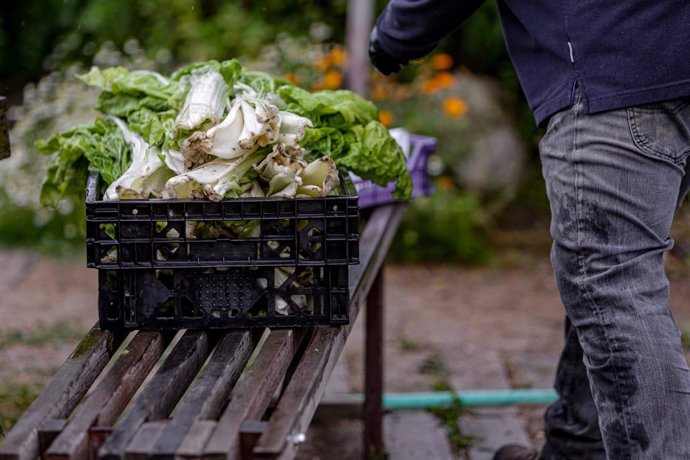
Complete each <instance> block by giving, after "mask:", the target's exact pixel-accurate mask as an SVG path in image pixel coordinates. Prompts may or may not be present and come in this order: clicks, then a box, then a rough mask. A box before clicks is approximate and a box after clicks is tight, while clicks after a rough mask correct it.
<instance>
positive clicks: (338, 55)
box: [329, 47, 347, 66]
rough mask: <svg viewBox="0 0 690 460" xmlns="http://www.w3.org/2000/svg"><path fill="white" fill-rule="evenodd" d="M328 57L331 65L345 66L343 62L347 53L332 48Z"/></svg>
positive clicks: (341, 49) (340, 49)
mask: <svg viewBox="0 0 690 460" xmlns="http://www.w3.org/2000/svg"><path fill="white" fill-rule="evenodd" d="M329 57H330V59H331V64H333V65H337V66H341V65H343V64H345V60H346V59H347V52H346V51H345V50H344V49H343V48H340V47H338V48H333V49H332V50H331V53H330V55H329Z"/></svg>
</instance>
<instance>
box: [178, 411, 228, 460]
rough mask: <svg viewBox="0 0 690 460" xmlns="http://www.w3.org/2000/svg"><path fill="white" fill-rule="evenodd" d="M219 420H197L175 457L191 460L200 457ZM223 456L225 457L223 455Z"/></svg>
mask: <svg viewBox="0 0 690 460" xmlns="http://www.w3.org/2000/svg"><path fill="white" fill-rule="evenodd" d="M217 425H218V422H216V421H215V420H197V421H196V422H194V423H193V424H192V426H191V428H190V429H189V432H188V433H187V436H185V437H184V439H183V440H182V443H181V444H180V447H178V448H177V452H176V453H175V458H179V459H185V460H191V459H200V458H201V456H202V453H203V451H204V447H205V446H206V443H207V442H208V440H209V439H210V438H211V435H213V432H214V431H215V429H216V426H217ZM223 458H225V457H224V456H223Z"/></svg>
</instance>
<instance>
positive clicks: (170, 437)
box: [152, 331, 259, 459]
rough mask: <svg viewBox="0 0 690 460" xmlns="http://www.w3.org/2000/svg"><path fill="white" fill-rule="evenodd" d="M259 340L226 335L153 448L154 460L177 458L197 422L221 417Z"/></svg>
mask: <svg viewBox="0 0 690 460" xmlns="http://www.w3.org/2000/svg"><path fill="white" fill-rule="evenodd" d="M258 338H259V336H258V335H257V334H256V333H253V332H251V331H234V332H227V333H225V334H224V335H223V337H222V339H221V340H220V342H219V343H218V345H217V346H216V347H215V349H214V350H213V354H212V355H211V358H210V360H209V362H208V364H207V365H206V367H205V368H204V370H203V372H202V373H201V375H200V376H199V378H197V379H196V380H195V381H194V383H193V385H192V386H191V388H190V389H189V392H188V394H187V396H186V398H185V400H184V402H183V403H182V405H181V406H180V407H178V408H177V410H176V411H175V416H174V418H173V419H172V420H171V421H170V422H169V423H168V424H167V426H166V427H165V430H164V431H163V433H162V434H161V436H160V438H159V439H158V442H157V443H156V445H155V446H154V448H153V450H152V455H153V458H156V459H172V458H174V456H175V451H176V450H177V448H178V447H179V446H180V444H181V443H182V440H183V439H184V437H185V436H186V435H187V432H188V431H189V429H190V428H191V426H192V424H193V423H194V422H195V421H197V420H203V419H216V418H218V417H219V416H220V413H221V412H222V410H223V407H224V406H225V403H226V401H227V398H228V396H229V395H230V391H231V390H232V387H233V386H234V385H235V383H236V382H237V379H238V378H239V376H240V373H241V372H242V370H243V369H244V366H245V365H246V364H247V361H248V360H249V356H250V355H251V354H252V351H253V350H254V347H255V346H256V343H257V342H258Z"/></svg>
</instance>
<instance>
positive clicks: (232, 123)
mask: <svg viewBox="0 0 690 460" xmlns="http://www.w3.org/2000/svg"><path fill="white" fill-rule="evenodd" d="M279 130H280V116H279V115H278V108H277V107H276V106H274V105H273V104H269V103H268V102H266V101H264V100H261V99H257V98H252V97H236V98H235V99H234V100H233V102H232V104H231V106H230V111H229V112H228V115H227V116H226V117H225V119H224V120H223V121H222V122H221V123H220V124H218V125H215V126H213V127H212V128H210V129H208V130H207V131H197V132H195V133H194V134H192V135H191V136H189V137H188V138H187V139H185V140H184V141H182V146H181V147H182V153H184V154H185V155H186V156H194V155H199V154H203V155H213V156H216V157H218V158H225V159H232V158H239V157H241V156H244V155H246V154H247V153H251V152H254V151H256V150H257V149H258V148H259V147H265V146H267V145H270V144H274V143H275V142H277V141H278V136H279V134H280V131H279Z"/></svg>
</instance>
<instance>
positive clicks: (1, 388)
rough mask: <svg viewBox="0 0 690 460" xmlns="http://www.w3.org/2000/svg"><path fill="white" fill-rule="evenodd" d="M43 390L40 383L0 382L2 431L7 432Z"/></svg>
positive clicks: (0, 421) (0, 424) (0, 422)
mask: <svg viewBox="0 0 690 460" xmlns="http://www.w3.org/2000/svg"><path fill="white" fill-rule="evenodd" d="M40 392H41V387H40V386H39V385H34V384H31V385H27V384H19V383H13V382H2V383H0V433H2V432H3V431H4V432H5V433H7V432H8V431H9V430H10V428H12V426H13V425H14V424H15V423H16V422H17V420H19V417H20V416H21V415H22V413H23V412H24V411H26V410H27V409H28V408H29V406H30V405H31V403H32V402H33V401H34V399H36V398H37V397H38V395H39V394H40Z"/></svg>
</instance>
